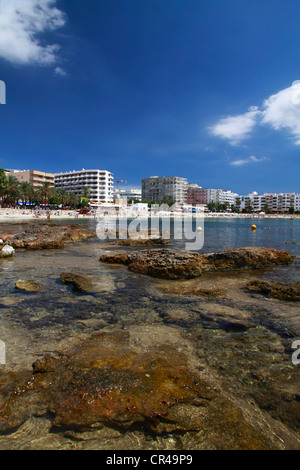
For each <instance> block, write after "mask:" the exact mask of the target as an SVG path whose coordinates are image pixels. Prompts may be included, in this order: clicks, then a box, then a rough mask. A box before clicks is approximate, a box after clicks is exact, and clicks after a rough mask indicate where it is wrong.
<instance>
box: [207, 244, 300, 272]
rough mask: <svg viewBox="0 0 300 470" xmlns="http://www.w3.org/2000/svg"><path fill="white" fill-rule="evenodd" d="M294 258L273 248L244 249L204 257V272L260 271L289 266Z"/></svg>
mask: <svg viewBox="0 0 300 470" xmlns="http://www.w3.org/2000/svg"><path fill="white" fill-rule="evenodd" d="M294 258H295V257H294V256H293V255H291V254H290V253H288V252H287V251H280V250H275V249H274V248H263V247H246V248H236V249H230V250H224V251H221V252H220V253H213V254H209V255H204V257H203V269H204V270H205V271H231V270H236V269H262V268H265V267H268V266H279V265H288V264H291V263H292V261H293V260H294Z"/></svg>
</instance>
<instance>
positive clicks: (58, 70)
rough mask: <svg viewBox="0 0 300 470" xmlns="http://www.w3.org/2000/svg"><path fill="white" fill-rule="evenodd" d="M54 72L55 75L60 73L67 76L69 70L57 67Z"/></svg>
mask: <svg viewBox="0 0 300 470" xmlns="http://www.w3.org/2000/svg"><path fill="white" fill-rule="evenodd" d="M54 73H55V75H60V76H61V77H65V76H66V75H67V72H65V71H64V69H62V68H61V67H56V69H55V70H54Z"/></svg>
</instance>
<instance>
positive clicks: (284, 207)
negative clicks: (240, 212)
mask: <svg viewBox="0 0 300 470" xmlns="http://www.w3.org/2000/svg"><path fill="white" fill-rule="evenodd" d="M238 199H239V200H240V201H241V204H240V209H245V208H247V207H249V206H251V207H252V208H253V211H254V212H274V213H287V212H289V211H290V210H291V209H292V208H293V209H294V210H295V211H299V210H300V194H296V193H279V194H277V193H264V194H258V193H257V192H256V191H253V192H252V193H250V194H248V195H247V196H238V197H237V198H236V201H237V200H238Z"/></svg>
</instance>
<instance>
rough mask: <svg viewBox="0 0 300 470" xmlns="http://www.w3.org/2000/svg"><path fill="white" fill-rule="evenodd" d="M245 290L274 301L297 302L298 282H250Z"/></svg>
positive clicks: (299, 292) (299, 293) (298, 294)
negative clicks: (271, 298)
mask: <svg viewBox="0 0 300 470" xmlns="http://www.w3.org/2000/svg"><path fill="white" fill-rule="evenodd" d="M246 288H247V289H248V290H249V291H251V292H258V293H260V294H263V295H265V296H267V297H273V298H274V299H280V300H290V301H299V300H300V282H273V281H258V280H256V281H252V282H250V283H249V284H248V285H247V286H246Z"/></svg>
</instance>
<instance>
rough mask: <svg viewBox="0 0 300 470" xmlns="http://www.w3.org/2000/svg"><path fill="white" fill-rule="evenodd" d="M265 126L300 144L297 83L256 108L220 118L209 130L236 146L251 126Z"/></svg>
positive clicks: (299, 102) (299, 101) (245, 136)
mask: <svg viewBox="0 0 300 470" xmlns="http://www.w3.org/2000/svg"><path fill="white" fill-rule="evenodd" d="M265 124H267V125H269V126H271V127H272V128H273V129H274V130H276V131H278V130H286V131H287V132H288V133H289V135H290V136H291V138H292V139H293V141H294V143H295V144H297V145H300V81H295V82H294V83H293V84H292V86H290V87H288V88H285V89H283V90H280V91H279V92H278V93H276V94H274V95H272V96H270V97H269V98H267V99H265V101H264V102H263V104H262V106H261V107H260V108H259V107H258V106H253V107H251V108H250V109H249V110H248V111H247V112H246V113H244V114H240V115H237V116H228V117H226V118H223V119H220V120H219V121H218V122H217V123H216V124H215V125H214V126H212V127H210V128H209V130H210V132H211V133H212V134H213V135H214V136H216V137H221V138H224V139H227V140H228V141H229V142H230V144H232V145H238V144H240V143H241V141H243V140H244V139H246V138H248V137H250V134H251V131H253V129H254V127H255V126H257V125H260V126H262V125H265ZM237 161H239V160H237ZM241 161H243V160H241ZM241 164H242V163H241Z"/></svg>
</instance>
